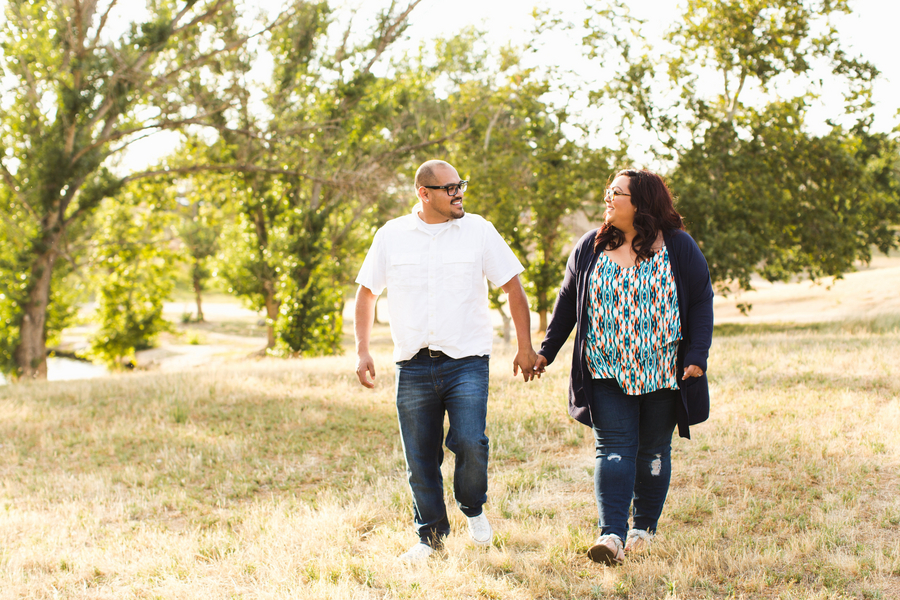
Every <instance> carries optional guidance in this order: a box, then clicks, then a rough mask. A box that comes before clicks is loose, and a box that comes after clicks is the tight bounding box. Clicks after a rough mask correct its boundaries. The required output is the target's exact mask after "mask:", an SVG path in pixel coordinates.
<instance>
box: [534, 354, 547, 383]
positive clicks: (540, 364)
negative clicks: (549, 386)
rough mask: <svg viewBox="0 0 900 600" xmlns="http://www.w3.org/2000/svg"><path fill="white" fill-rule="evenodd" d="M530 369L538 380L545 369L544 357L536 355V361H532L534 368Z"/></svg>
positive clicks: (545, 360)
mask: <svg viewBox="0 0 900 600" xmlns="http://www.w3.org/2000/svg"><path fill="white" fill-rule="evenodd" d="M532 368H533V369H534V375H535V376H536V377H537V378H538V379H540V378H541V373H543V372H544V370H545V369H546V368H547V359H546V358H545V357H544V355H543V354H538V355H537V360H536V361H534V367H532Z"/></svg>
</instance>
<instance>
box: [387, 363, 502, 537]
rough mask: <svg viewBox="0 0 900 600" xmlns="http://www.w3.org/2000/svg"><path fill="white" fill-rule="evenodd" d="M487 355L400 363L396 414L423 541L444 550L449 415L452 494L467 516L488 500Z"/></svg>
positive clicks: (446, 533) (478, 513)
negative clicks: (443, 470) (443, 472)
mask: <svg viewBox="0 0 900 600" xmlns="http://www.w3.org/2000/svg"><path fill="white" fill-rule="evenodd" d="M488 362H489V357H487V356H470V357H467V358H461V359H453V358H450V357H448V356H441V357H440V358H428V357H426V358H413V359H411V360H405V361H401V362H398V363H397V369H396V389H397V416H398V419H399V421H400V437H401V439H402V441H403V455H404V457H405V458H406V472H407V475H408V477H409V487H410V489H411V490H412V497H413V515H414V517H415V523H416V529H417V531H418V533H419V539H420V540H421V541H422V542H423V543H426V544H428V545H430V546H439V545H440V544H441V539H442V538H443V537H445V536H447V535H448V534H449V533H450V522H449V521H448V520H447V507H446V506H445V505H444V480H443V477H442V475H441V463H442V462H443V460H444V449H443V444H444V440H443V437H444V413H445V412H446V413H447V416H448V418H449V421H450V427H449V429H448V431H447V440H446V441H447V448H449V449H450V450H451V451H452V452H453V453H454V454H456V469H455V471H454V474H453V494H454V496H455V497H456V503H457V505H458V506H459V508H460V510H461V511H462V512H463V513H464V514H465V515H466V516H467V517H477V516H478V515H480V514H481V510H482V509H481V505H482V504H484V503H485V502H486V501H487V463H488V438H487V436H486V435H485V432H484V430H485V420H486V418H487V398H488Z"/></svg>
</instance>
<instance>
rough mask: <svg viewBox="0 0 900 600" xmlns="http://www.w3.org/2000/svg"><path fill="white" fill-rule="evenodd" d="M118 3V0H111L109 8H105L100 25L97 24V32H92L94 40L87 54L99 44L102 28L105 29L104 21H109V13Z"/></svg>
mask: <svg viewBox="0 0 900 600" xmlns="http://www.w3.org/2000/svg"><path fill="white" fill-rule="evenodd" d="M118 1H119V0H111V1H110V3H109V6H108V7H106V11H105V12H104V13H103V15H101V16H100V23H98V24H97V31H96V32H94V39H93V40H92V41H91V45H90V47H88V49H87V51H88V52H92V51H94V49H96V48H97V46H98V44H99V43H100V34H101V33H103V28H104V27H106V21H107V20H108V19H109V13H111V12H112V10H113V8H115V6H116V3H118Z"/></svg>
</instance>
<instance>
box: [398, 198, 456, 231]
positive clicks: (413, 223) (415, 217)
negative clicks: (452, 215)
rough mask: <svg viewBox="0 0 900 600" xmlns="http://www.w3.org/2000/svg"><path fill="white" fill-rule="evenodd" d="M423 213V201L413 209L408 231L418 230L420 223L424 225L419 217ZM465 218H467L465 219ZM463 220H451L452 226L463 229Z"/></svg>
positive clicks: (407, 226)
mask: <svg viewBox="0 0 900 600" xmlns="http://www.w3.org/2000/svg"><path fill="white" fill-rule="evenodd" d="M421 211H422V202H421V200H420V201H419V202H417V203H416V205H415V206H413V207H412V211H411V212H410V213H409V214H410V217H411V218H410V219H408V220H407V223H406V228H407V229H410V230H412V229H418V227H419V223H423V222H424V221H422V219H421V218H420V217H419V213H420V212H421ZM463 218H465V217H463ZM460 221H462V219H450V225H452V226H454V227H462V223H460Z"/></svg>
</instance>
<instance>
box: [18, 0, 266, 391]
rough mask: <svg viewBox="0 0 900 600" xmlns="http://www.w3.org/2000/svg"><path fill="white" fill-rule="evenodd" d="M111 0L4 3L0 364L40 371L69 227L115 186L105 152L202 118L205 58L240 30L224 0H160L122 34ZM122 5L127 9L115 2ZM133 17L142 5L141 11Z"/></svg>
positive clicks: (229, 44) (230, 45) (30, 374)
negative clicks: (2, 328)
mask: <svg viewBox="0 0 900 600" xmlns="http://www.w3.org/2000/svg"><path fill="white" fill-rule="evenodd" d="M116 10H117V3H116V2H115V1H114V0H110V1H109V2H107V3H106V4H105V5H104V4H102V3H100V2H81V1H79V0H28V1H25V0H8V2H7V3H6V24H5V27H4V30H3V33H2V34H0V49H2V53H0V69H2V75H3V77H4V78H5V79H6V80H8V81H12V86H11V87H10V88H9V89H5V90H3V97H4V99H5V100H6V106H4V108H5V110H4V111H3V112H2V113H0V179H2V181H3V195H2V196H0V198H2V199H3V201H4V202H3V205H2V206H0V212H2V213H3V214H2V216H3V217H4V220H7V221H8V222H10V223H11V226H10V227H9V229H8V230H7V231H6V232H5V235H6V236H7V237H5V238H4V242H3V247H4V250H3V253H4V256H3V260H2V265H0V266H2V268H3V269H4V270H3V273H2V274H0V280H7V281H14V282H15V283H14V284H7V285H5V286H4V291H3V292H2V293H3V295H4V299H3V306H4V308H3V313H4V315H5V318H6V319H7V320H8V321H9V323H8V327H9V328H8V331H9V332H10V333H9V335H10V339H8V340H5V341H4V344H3V346H2V347H0V350H2V351H3V352H4V354H3V356H2V360H0V366H2V368H4V369H5V370H6V372H7V373H10V374H12V375H13V376H15V377H23V378H37V377H46V372H47V367H46V340H47V336H48V335H51V334H52V333H53V331H55V330H58V328H59V327H61V326H62V325H63V323H61V322H54V320H53V319H52V318H50V316H49V315H50V314H52V313H48V307H49V306H50V305H51V301H53V302H54V303H55V302H57V301H59V300H61V297H59V296H58V295H57V294H56V293H55V291H54V290H55V287H56V286H57V285H58V284H59V283H60V281H61V277H62V275H63V274H64V273H63V272H61V270H60V268H59V264H60V263H58V259H59V257H60V256H61V254H62V253H63V251H64V250H63V249H64V247H65V246H66V244H67V243H68V241H69V237H70V235H71V234H72V232H73V231H75V230H77V229H79V228H80V227H82V226H83V224H84V223H85V222H86V221H87V220H88V219H89V218H90V217H91V215H92V214H93V213H94V212H95V211H96V210H97V208H98V207H99V206H100V204H101V202H102V201H103V199H104V198H108V197H113V196H115V194H116V193H117V192H118V191H119V190H120V188H121V186H122V185H123V178H122V177H121V176H119V175H117V174H115V173H114V172H113V171H112V170H111V168H110V163H109V159H110V158H111V157H114V156H116V155H117V154H118V153H120V152H121V151H122V150H123V149H124V148H126V147H127V146H128V145H129V144H130V143H132V142H134V141H135V140H136V139H139V138H140V137H141V136H145V135H147V134H149V133H152V132H154V131H159V130H161V129H173V128H179V127H183V126H185V125H187V124H192V123H194V124H196V123H203V122H205V121H207V120H209V119H210V117H211V115H212V114H216V113H217V112H219V111H221V110H222V108H223V107H222V106H219V107H215V108H212V109H210V110H209V112H204V111H200V110H197V108H196V103H195V102H193V100H194V99H195V98H196V97H197V96H198V95H202V94H204V93H205V90H204V88H205V84H204V80H205V79H204V76H203V75H202V74H201V71H202V70H203V68H204V66H205V65H209V64H213V63H215V62H216V61H218V60H219V59H220V58H221V57H222V56H225V55H227V54H228V53H230V52H232V51H234V49H235V48H238V47H240V46H242V45H243V44H244V43H245V42H246V40H247V37H248V36H247V35H245V34H243V33H242V32H241V31H240V27H239V25H238V23H237V22H236V19H235V17H234V15H235V14H237V13H238V7H237V6H236V5H235V3H234V2H231V1H228V0H200V1H197V0H187V1H184V2H177V1H176V0H158V1H155V2H152V3H149V4H148V8H147V11H146V12H147V14H146V16H145V17H143V18H141V17H140V16H139V17H138V19H137V20H134V21H132V22H130V23H129V24H128V26H127V29H126V30H125V31H112V30H111V25H110V23H111V22H114V21H115V20H116V18H117V17H118V16H120V15H118V14H117V13H116ZM122 10H125V9H124V8H123V9H122ZM138 14H139V15H140V13H138Z"/></svg>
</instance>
